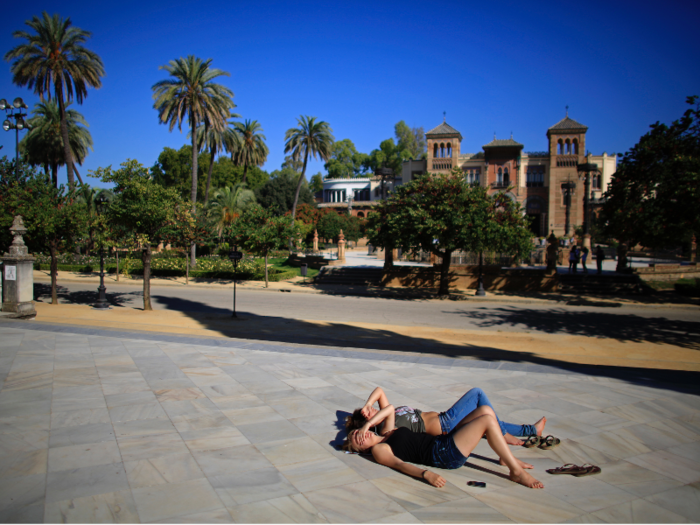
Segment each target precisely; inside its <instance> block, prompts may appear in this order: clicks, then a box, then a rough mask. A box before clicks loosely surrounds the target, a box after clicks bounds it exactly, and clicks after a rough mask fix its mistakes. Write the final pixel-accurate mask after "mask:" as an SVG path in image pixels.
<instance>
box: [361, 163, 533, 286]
mask: <svg viewBox="0 0 700 525" xmlns="http://www.w3.org/2000/svg"><path fill="white" fill-rule="evenodd" d="M382 219H383V220H382ZM368 223H369V224H368V237H369V239H370V242H371V243H372V244H374V245H375V246H382V245H383V243H386V242H387V239H393V242H394V243H395V244H394V246H391V245H390V246H389V247H400V248H402V249H403V250H404V251H406V252H408V251H412V252H414V253H416V252H417V251H418V250H420V249H423V250H426V251H429V252H432V253H434V254H435V255H437V256H438V257H441V258H442V265H441V267H440V288H439V291H438V294H439V295H446V294H448V293H449V270H450V262H451V259H452V253H453V252H455V251H457V250H465V251H471V252H477V253H478V252H483V251H500V252H508V253H511V254H513V255H514V256H516V257H522V256H524V255H525V254H526V253H527V252H528V251H529V249H530V236H531V234H530V231H529V229H528V227H527V219H526V218H524V217H523V215H522V210H521V209H520V206H519V205H518V204H517V203H516V202H514V201H512V200H511V199H510V198H509V197H508V196H507V195H506V194H505V193H502V192H499V193H496V194H494V195H492V196H489V195H488V193H487V189H486V188H484V187H481V186H474V185H467V184H465V183H464V176H463V174H462V173H461V171H460V170H453V171H452V173H450V174H446V175H440V174H437V175H423V176H421V177H418V178H417V179H415V180H413V181H411V182H410V183H408V184H404V185H402V186H399V187H398V188H397V189H396V190H395V192H394V193H393V194H392V196H391V197H390V198H389V199H388V200H386V201H383V202H382V203H381V204H380V205H379V213H378V214H374V213H372V214H370V218H369V220H368ZM385 248H386V246H385Z"/></svg>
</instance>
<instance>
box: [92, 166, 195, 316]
mask: <svg viewBox="0 0 700 525" xmlns="http://www.w3.org/2000/svg"><path fill="white" fill-rule="evenodd" d="M91 176H92V177H96V178H99V179H100V180H102V182H106V183H113V184H114V199H113V200H112V201H111V202H110V204H109V207H108V208H107V212H106V215H107V218H108V222H109V224H111V225H114V226H115V227H117V228H120V229H122V230H123V231H124V232H126V233H128V235H129V236H130V237H131V239H133V241H134V242H135V243H136V244H137V245H139V246H140V247H141V261H142V262H143V309H144V310H152V309H153V308H152V306H151V253H152V251H151V247H152V245H154V244H155V245H157V244H158V243H160V242H164V243H165V242H168V241H170V240H171V239H174V238H179V237H183V236H187V235H186V230H189V229H193V228H194V227H195V219H194V218H193V216H192V214H191V213H190V212H189V209H190V205H189V202H188V201H185V200H184V199H183V198H182V197H180V195H179V194H178V193H177V191H176V190H175V189H173V188H164V187H163V186H161V185H160V184H157V183H156V182H154V181H153V179H152V177H151V174H150V173H149V171H148V168H145V167H143V166H142V165H141V164H139V163H138V162H137V161H135V160H127V161H126V162H124V163H122V165H121V168H120V169H118V170H116V171H114V170H112V168H111V167H108V168H98V169H97V170H96V171H95V172H94V174H92V175H91ZM193 244H194V242H193Z"/></svg>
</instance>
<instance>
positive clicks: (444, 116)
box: [442, 111, 447, 124]
mask: <svg viewBox="0 0 700 525" xmlns="http://www.w3.org/2000/svg"><path fill="white" fill-rule="evenodd" d="M446 120H447V111H443V112H442V122H443V124H444V123H445V121H446Z"/></svg>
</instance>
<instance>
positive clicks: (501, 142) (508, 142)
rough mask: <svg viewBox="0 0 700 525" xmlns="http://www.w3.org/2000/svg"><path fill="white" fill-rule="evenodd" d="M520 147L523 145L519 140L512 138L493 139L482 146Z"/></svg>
mask: <svg viewBox="0 0 700 525" xmlns="http://www.w3.org/2000/svg"><path fill="white" fill-rule="evenodd" d="M513 146H516V147H520V148H522V147H523V145H522V144H520V142H515V141H514V140H513V139H512V138H510V139H493V140H492V141H491V142H489V143H488V144H485V145H484V146H483V147H484V148H503V147H513Z"/></svg>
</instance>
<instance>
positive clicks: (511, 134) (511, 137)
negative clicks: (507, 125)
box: [510, 131, 513, 140]
mask: <svg viewBox="0 0 700 525" xmlns="http://www.w3.org/2000/svg"><path fill="white" fill-rule="evenodd" d="M510 140H513V132H512V131H511V132H510Z"/></svg>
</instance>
